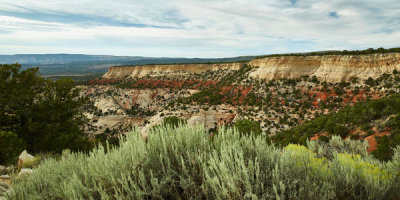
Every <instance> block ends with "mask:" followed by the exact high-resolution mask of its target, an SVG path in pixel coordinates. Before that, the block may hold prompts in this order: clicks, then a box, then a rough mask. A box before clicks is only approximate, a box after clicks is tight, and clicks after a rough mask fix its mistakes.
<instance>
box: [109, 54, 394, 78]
mask: <svg viewBox="0 0 400 200" xmlns="http://www.w3.org/2000/svg"><path fill="white" fill-rule="evenodd" d="M244 64H248V65H251V66H253V67H258V68H256V69H254V71H253V72H251V73H250V76H251V77H253V78H258V79H266V80H272V79H279V78H297V77H300V76H303V75H309V76H316V77H318V78H319V79H321V80H326V81H328V82H340V81H343V80H349V79H350V77H352V76H355V77H358V78H359V79H361V80H364V79H367V78H368V77H372V78H376V77H378V76H380V75H382V74H383V73H388V72H392V71H393V70H394V69H397V70H400V53H387V54H370V55H326V56H279V57H266V58H259V59H254V60H251V61H249V62H247V63H221V64H177V65H147V66H132V67H111V68H110V69H109V71H108V72H107V73H106V74H105V75H104V76H103V78H107V79H115V78H124V77H127V76H129V77H132V78H135V77H137V78H143V77H145V76H147V75H154V74H157V73H164V75H165V73H166V74H167V76H174V75H184V74H185V73H201V72H205V71H207V70H211V71H213V70H219V69H231V70H237V69H239V68H240V67H241V66H243V65H244Z"/></svg>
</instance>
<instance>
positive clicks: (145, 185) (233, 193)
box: [9, 126, 400, 200]
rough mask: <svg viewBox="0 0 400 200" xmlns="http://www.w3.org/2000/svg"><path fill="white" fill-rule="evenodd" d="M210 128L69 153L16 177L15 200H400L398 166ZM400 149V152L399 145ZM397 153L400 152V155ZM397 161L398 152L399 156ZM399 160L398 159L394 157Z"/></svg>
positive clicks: (133, 137)
mask: <svg viewBox="0 0 400 200" xmlns="http://www.w3.org/2000/svg"><path fill="white" fill-rule="evenodd" d="M205 132H206V131H205V129H204V128H203V127H196V128H189V127H187V126H180V127H178V128H176V129H174V128H171V127H158V128H156V129H152V132H151V133H150V134H149V137H148V141H147V143H146V142H145V141H144V140H142V139H141V134H140V132H139V131H138V130H135V131H134V132H133V133H130V134H128V135H127V137H126V138H124V139H122V141H121V145H120V146H119V147H113V148H110V147H109V148H108V149H104V147H103V146H99V147H98V148H97V149H95V150H93V151H92V152H91V153H90V154H89V155H87V154H82V153H67V152H65V153H63V156H62V158H61V160H59V161H57V160H55V159H49V160H47V161H44V162H43V163H42V164H41V165H40V166H39V167H38V168H37V169H36V170H35V171H34V172H33V173H32V174H31V175H30V176H29V177H25V178H21V179H16V180H14V183H13V184H14V185H13V190H12V192H11V195H10V197H9V199H11V200H13V199H398V198H399V197H400V196H399V195H400V194H399V193H398V191H399V189H400V188H399V186H400V182H399V181H400V179H398V178H399V173H398V171H395V170H398V168H396V167H397V166H399V163H398V162H388V163H382V162H380V161H378V160H375V159H373V158H370V157H367V158H365V157H363V156H360V155H355V154H347V153H342V154H337V155H335V157H334V159H332V160H328V159H326V158H320V157H318V156H317V154H315V153H313V152H312V151H311V150H309V149H308V148H306V147H304V146H300V145H289V146H288V147H285V148H283V149H280V148H277V147H274V146H272V145H268V144H266V142H265V138H264V136H260V137H255V136H244V137H243V136H241V135H240V133H239V132H238V131H236V130H235V129H221V130H220V131H219V134H217V135H215V136H214V137H213V139H212V140H210V139H209V136H208V134H205ZM399 149H400V148H399ZM396 152H397V151H396ZM395 155H396V156H398V155H399V154H398V153H396V154H395ZM393 160H397V158H396V159H393Z"/></svg>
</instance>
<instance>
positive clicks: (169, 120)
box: [161, 116, 187, 128]
mask: <svg viewBox="0 0 400 200" xmlns="http://www.w3.org/2000/svg"><path fill="white" fill-rule="evenodd" d="M186 123H187V122H186V121H185V120H183V119H179V118H178V117H175V116H172V117H166V118H164V120H163V122H162V124H161V125H162V126H171V127H173V128H176V127H178V126H179V125H183V124H186Z"/></svg>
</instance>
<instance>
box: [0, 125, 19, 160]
mask: <svg viewBox="0 0 400 200" xmlns="http://www.w3.org/2000/svg"><path fill="white" fill-rule="evenodd" d="M24 146H25V144H24V142H23V141H22V140H21V139H19V138H18V135H17V134H16V133H13V132H10V131H0V163H6V164H8V163H16V162H17V159H18V155H19V154H20V153H21V152H22V151H23V150H24V148H25V147H24Z"/></svg>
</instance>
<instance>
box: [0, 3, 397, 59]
mask: <svg viewBox="0 0 400 200" xmlns="http://www.w3.org/2000/svg"><path fill="white" fill-rule="evenodd" d="M399 46H400V2H399V1H398V0H169V1H165V0H146V1H143V0H141V1H138V0H112V1H110V0H40V1H33V0H15V1H9V0H0V54H21V53H84V54H107V55H129V56H135V55H137V56H153V57H159V56H163V57H230V56H240V55H261V54H271V53H287V52H306V51H319V50H333V49H335V50H343V49H365V48H369V47H373V48H377V47H385V48H390V47H399Z"/></svg>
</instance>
